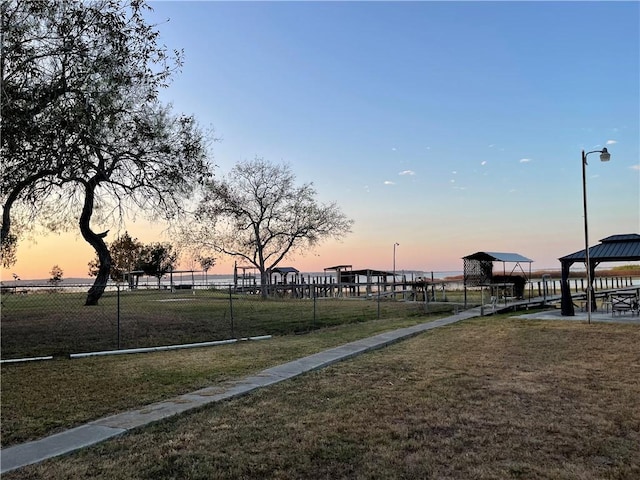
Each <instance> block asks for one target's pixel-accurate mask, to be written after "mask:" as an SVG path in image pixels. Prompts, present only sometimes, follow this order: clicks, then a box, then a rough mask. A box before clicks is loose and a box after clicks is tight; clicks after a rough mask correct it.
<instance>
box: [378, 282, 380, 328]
mask: <svg viewBox="0 0 640 480" xmlns="http://www.w3.org/2000/svg"><path fill="white" fill-rule="evenodd" d="M378 320H380V280H378Z"/></svg>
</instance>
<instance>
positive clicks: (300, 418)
mask: <svg viewBox="0 0 640 480" xmlns="http://www.w3.org/2000/svg"><path fill="white" fill-rule="evenodd" d="M639 344H640V328H638V326H637V325H635V326H634V325H616V324H593V325H586V324H581V323H575V322H554V323H551V322H535V321H518V320H508V319H504V318H500V317H497V318H494V319H478V320H473V321H468V322H465V323H463V324H457V325H453V326H450V327H445V328H441V329H437V330H433V331H430V332H428V333H426V334H424V335H421V336H419V337H416V338H414V339H412V340H409V341H407V342H403V343H400V344H397V345H394V346H392V347H390V348H387V349H384V350H380V351H376V352H372V353H370V354H367V355H364V356H362V357H359V358H356V359H354V360H352V361H349V362H345V363H341V364H338V365H334V366H332V367H330V368H327V369H325V370H323V371H319V372H314V373H312V374H308V375H305V376H304V377H300V378H298V379H296V380H293V381H288V382H285V383H283V384H279V385H277V386H274V387H271V388H268V389H263V390H261V391H258V392H256V393H255V394H252V395H250V396H248V397H244V398H241V399H237V400H233V401H229V402H226V403H222V404H219V405H213V406H210V407H207V408H205V409H202V410H200V411H198V412H194V413H192V414H189V415H185V416H182V417H179V418H176V419H173V420H170V421H165V422H162V423H159V424H156V425H154V426H152V427H149V428H145V429H142V430H140V431H139V432H137V433H134V434H130V435H127V436H124V437H121V438H119V439H116V440H113V441H109V442H106V443H104V444H101V445H99V446H96V447H94V448H91V449H88V450H85V451H82V452H79V453H78V454H75V455H73V456H70V457H66V458H59V459H55V460H52V461H49V462H46V463H44V464H42V465H38V466H33V467H28V468H25V469H23V470H21V471H18V472H15V473H10V474H8V475H6V478H7V479H8V480H9V479H15V478H49V479H62V478H64V479H76V478H100V479H116V478H117V479H129V478H131V479H132V478H149V479H151V478H153V479H161V478H189V479H210V478H332V479H333V478H350V479H351V478H384V479H388V478H391V479H393V478H438V479H471V478H473V479H510V478H526V479H585V480H588V479H635V478H640V449H639V448H638V445H639V444H640V409H639V408H638V398H640V380H639V379H640V351H639V350H638V345H639Z"/></svg>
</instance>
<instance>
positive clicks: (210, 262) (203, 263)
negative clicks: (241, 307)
mask: <svg viewBox="0 0 640 480" xmlns="http://www.w3.org/2000/svg"><path fill="white" fill-rule="evenodd" d="M196 260H197V262H198V263H199V264H200V268H202V271H203V272H204V283H205V285H206V284H207V272H208V271H209V270H210V269H211V268H213V266H214V265H215V264H216V259H215V258H214V257H210V256H206V255H205V256H202V255H198V257H197V259H196Z"/></svg>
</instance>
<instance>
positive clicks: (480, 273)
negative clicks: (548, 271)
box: [462, 252, 533, 305]
mask: <svg viewBox="0 0 640 480" xmlns="http://www.w3.org/2000/svg"><path fill="white" fill-rule="evenodd" d="M462 259H463V260H464V297H465V298H464V303H465V305H466V303H467V287H468V286H471V287H478V286H495V285H496V284H498V283H501V284H503V285H506V284H507V283H513V284H514V287H516V286H517V287H518V289H519V290H520V289H522V292H521V291H519V292H518V293H519V295H515V296H516V297H518V296H522V295H523V293H524V285H525V283H526V281H527V280H528V279H529V278H530V277H531V263H532V262H533V260H531V259H529V258H527V257H524V256H522V255H520V254H519V253H505V252H476V253H474V254H472V255H467V256H466V257H462ZM494 262H501V263H502V275H501V276H498V275H494V272H493V263H494ZM507 263H509V264H513V268H512V269H511V271H510V273H509V274H507V267H506V265H507ZM523 263H528V264H529V275H528V276H527V274H526V273H525V271H524V269H523V268H522V264H523ZM517 268H520V271H521V272H522V277H520V276H517V277H516V276H513V272H514V271H515V270H516V269H517ZM516 282H517V285H516ZM503 290H504V289H503Z"/></svg>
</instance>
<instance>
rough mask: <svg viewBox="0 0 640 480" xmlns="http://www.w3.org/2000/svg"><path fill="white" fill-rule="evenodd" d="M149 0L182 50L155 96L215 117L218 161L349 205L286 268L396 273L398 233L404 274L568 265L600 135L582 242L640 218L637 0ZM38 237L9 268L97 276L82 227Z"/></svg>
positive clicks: (225, 267)
mask: <svg viewBox="0 0 640 480" xmlns="http://www.w3.org/2000/svg"><path fill="white" fill-rule="evenodd" d="M150 5H151V6H152V7H153V9H154V11H153V12H152V13H150V14H149V15H148V18H149V21H150V22H152V23H156V24H158V28H159V30H160V32H161V42H163V43H165V44H166V45H167V46H168V47H169V48H172V49H173V48H183V49H184V53H185V64H184V67H183V69H182V72H181V73H180V74H178V75H177V76H176V78H175V80H174V82H173V83H172V84H171V86H170V87H169V88H168V89H167V90H166V91H164V92H163V93H162V98H163V100H164V101H166V102H171V103H173V106H174V108H175V110H176V111H178V112H184V113H188V114H194V115H195V116H196V117H197V118H198V119H199V121H200V122H201V124H202V125H203V126H204V127H205V128H209V127H211V128H213V129H215V133H216V136H217V137H219V138H220V139H221V141H219V142H217V143H215V144H214V145H213V147H212V151H211V153H212V162H213V163H214V164H215V165H217V168H216V171H217V174H221V173H223V172H227V171H228V170H229V169H230V168H231V167H232V166H233V165H234V164H235V163H236V162H238V161H240V160H246V159H252V158H254V157H263V158H265V159H268V160H270V161H273V162H286V163H288V164H289V165H290V166H291V169H292V170H293V172H294V173H295V174H296V175H297V178H298V180H299V182H300V183H302V182H313V183H314V185H315V187H316V189H317V191H318V197H319V199H320V201H322V202H331V201H337V202H338V203H339V204H340V206H341V208H342V210H343V211H344V213H345V214H346V215H348V216H349V217H351V218H353V219H354V220H355V224H354V228H353V233H352V234H351V235H349V236H347V237H345V238H344V240H343V241H342V242H336V241H330V242H327V243H325V244H323V245H322V246H321V247H320V248H318V249H317V250H316V251H315V252H310V253H309V254H307V255H305V256H302V257H296V258H292V259H289V260H287V261H286V262H285V263H284V265H285V266H295V267H297V268H298V269H299V270H301V271H306V272H308V271H322V269H323V268H325V267H329V266H332V265H336V264H351V265H353V266H354V268H366V267H371V268H379V269H391V268H392V262H393V245H394V243H396V242H397V243H399V244H400V245H399V246H398V247H397V250H396V268H397V270H402V269H407V270H421V271H431V270H435V271H444V270H462V260H461V258H462V257H463V256H465V255H468V254H471V253H474V252H477V251H482V250H484V251H502V252H517V253H520V254H522V255H524V256H526V257H529V258H531V259H533V260H534V261H535V263H534V264H533V265H534V268H540V269H542V268H559V266H560V264H559V262H558V260H557V259H558V257H560V256H563V255H565V254H568V253H572V252H574V251H577V250H580V249H582V248H584V224H583V206H582V176H581V150H582V149H585V150H587V151H591V150H599V149H601V148H603V147H607V148H608V149H609V151H610V153H611V161H610V162H608V163H601V162H600V161H599V159H598V154H592V155H590V156H589V164H588V166H587V191H588V199H589V204H588V205H589V217H588V219H589V227H590V230H589V232H590V239H591V242H590V243H591V244H592V245H594V244H596V243H598V240H600V239H602V238H604V237H607V236H609V235H613V234H618V233H640V160H639V159H640V125H639V116H640V98H639V96H640V68H639V62H640V29H639V25H640V3H638V2H337V1H334V2H151V4H150ZM127 229H128V231H129V232H130V233H131V234H132V235H133V236H136V237H138V238H139V239H140V240H141V241H143V242H150V241H154V240H157V239H159V238H163V237H161V235H162V230H163V228H162V226H161V225H149V224H148V223H145V222H140V221H136V222H129V223H128V224H127ZM120 233H121V232H120ZM117 234H118V230H117V228H115V227H114V230H112V232H111V233H110V236H109V237H108V238H107V240H108V241H110V240H113V239H114V238H115V236H116V235H117ZM163 239H165V240H166V237H165V238H163ZM36 240H37V243H35V244H34V243H33V242H31V241H29V240H26V241H24V242H23V243H22V245H21V247H20V248H19V250H18V256H19V261H18V263H17V264H16V265H15V266H13V267H12V268H11V269H9V270H3V271H2V279H3V280H4V281H7V280H11V274H12V273H14V272H15V273H16V274H18V275H19V276H20V277H21V278H23V279H28V278H48V277H49V274H48V272H49V271H50V270H51V267H52V266H53V265H54V264H58V265H59V266H60V267H61V268H62V269H63V271H64V276H65V277H78V276H79V277H85V276H86V272H87V267H86V265H87V263H88V262H89V260H91V258H93V256H94V254H93V252H92V250H91V249H90V247H89V246H88V245H86V244H85V242H84V241H83V240H82V239H81V238H80V236H79V234H76V233H75V232H71V233H66V234H62V235H59V236H58V235H49V236H46V237H44V236H43V237H39V238H37V239H36ZM231 265H232V262H230V261H229V260H227V259H220V260H219V262H218V265H217V266H216V267H214V268H213V270H211V271H210V273H214V274H216V273H218V274H224V273H228V272H231V271H232V266H231ZM183 266H186V265H183Z"/></svg>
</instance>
